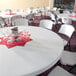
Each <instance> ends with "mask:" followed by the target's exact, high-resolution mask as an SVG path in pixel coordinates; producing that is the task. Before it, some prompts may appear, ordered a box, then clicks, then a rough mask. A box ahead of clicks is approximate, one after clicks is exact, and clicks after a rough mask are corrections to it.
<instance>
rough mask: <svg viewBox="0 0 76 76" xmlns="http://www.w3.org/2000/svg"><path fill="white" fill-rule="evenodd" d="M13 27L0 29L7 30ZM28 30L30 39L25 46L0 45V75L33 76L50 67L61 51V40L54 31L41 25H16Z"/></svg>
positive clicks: (20, 28)
mask: <svg viewBox="0 0 76 76" xmlns="http://www.w3.org/2000/svg"><path fill="white" fill-rule="evenodd" d="M11 28H13V27H7V28H3V29H0V37H3V35H2V32H6V31H7V30H8V32H9V31H10V29H11ZM18 30H19V32H20V31H24V30H25V31H28V32H29V33H30V34H31V36H30V37H31V38H32V41H29V42H27V43H26V44H25V46H15V47H13V48H9V49H8V48H7V47H6V46H5V45H0V76H35V75H38V74H40V73H42V72H44V71H46V70H47V69H49V68H51V67H52V66H53V65H54V64H56V62H57V61H58V60H59V59H60V57H61V54H62V52H63V40H62V39H61V38H60V37H59V36H58V35H57V34H56V33H54V32H52V31H49V30H47V29H44V28H41V27H32V26H18Z"/></svg>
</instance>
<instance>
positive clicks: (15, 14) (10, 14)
mask: <svg viewBox="0 0 76 76" xmlns="http://www.w3.org/2000/svg"><path fill="white" fill-rule="evenodd" d="M5 15H16V13H10V14H8V13H6V14H5Z"/></svg>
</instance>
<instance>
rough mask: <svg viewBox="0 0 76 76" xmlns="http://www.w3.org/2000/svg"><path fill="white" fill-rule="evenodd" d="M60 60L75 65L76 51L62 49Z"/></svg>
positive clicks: (65, 63)
mask: <svg viewBox="0 0 76 76" xmlns="http://www.w3.org/2000/svg"><path fill="white" fill-rule="evenodd" d="M60 61H61V63H62V64H64V65H67V64H68V65H75V64H76V53H75V52H69V51H63V53H62V56H61V58H60Z"/></svg>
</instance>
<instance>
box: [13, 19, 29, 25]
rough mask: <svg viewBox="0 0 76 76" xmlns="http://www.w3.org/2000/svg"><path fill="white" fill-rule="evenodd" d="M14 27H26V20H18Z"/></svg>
mask: <svg viewBox="0 0 76 76" xmlns="http://www.w3.org/2000/svg"><path fill="white" fill-rule="evenodd" d="M14 25H15V26H28V20H27V19H23V18H18V19H16V20H15V21H14Z"/></svg>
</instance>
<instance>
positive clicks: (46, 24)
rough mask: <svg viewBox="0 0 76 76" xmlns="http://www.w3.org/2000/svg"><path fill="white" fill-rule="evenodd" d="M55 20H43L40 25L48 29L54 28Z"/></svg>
mask: <svg viewBox="0 0 76 76" xmlns="http://www.w3.org/2000/svg"><path fill="white" fill-rule="evenodd" d="M53 24H54V22H53V21H51V20H41V21H40V24H39V26H40V27H43V28H47V29H52V27H53Z"/></svg>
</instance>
